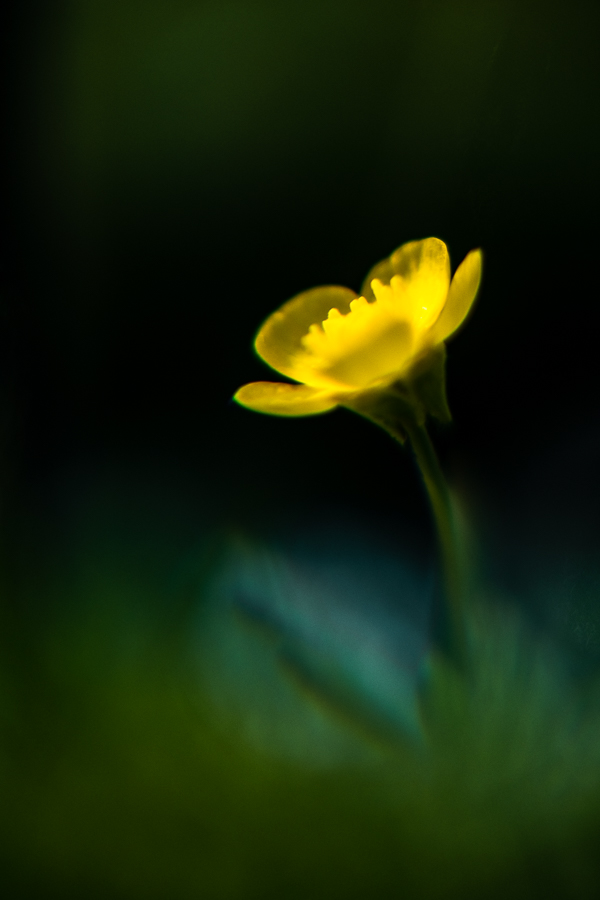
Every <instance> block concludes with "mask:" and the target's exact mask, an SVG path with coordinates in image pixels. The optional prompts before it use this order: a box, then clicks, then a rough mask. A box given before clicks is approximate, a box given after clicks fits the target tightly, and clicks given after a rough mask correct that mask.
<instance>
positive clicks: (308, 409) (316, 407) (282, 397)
mask: <svg viewBox="0 0 600 900" xmlns="http://www.w3.org/2000/svg"><path fill="white" fill-rule="evenodd" d="M233 399H234V400H236V401H237V402H238V403H240V404H241V405H242V406H246V407H247V408H248V409H253V410H254V411H255V412H262V413H269V414H270V415H272V416H312V415H314V414H315V413H323V412H327V410H328V409H333V408H334V407H335V406H337V405H338V404H337V400H336V399H335V398H334V397H333V395H332V393H331V392H330V391H322V390H318V389H316V388H312V387H308V386H307V385H305V384H281V383H274V382H272V381H254V382H252V384H245V385H244V387H241V388H240V389H239V391H238V392H237V393H236V394H235V395H234V397H233Z"/></svg>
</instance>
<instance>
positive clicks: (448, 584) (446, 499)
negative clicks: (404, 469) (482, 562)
mask: <svg viewBox="0 0 600 900" xmlns="http://www.w3.org/2000/svg"><path fill="white" fill-rule="evenodd" d="M402 424H403V426H404V428H405V430H406V433H407V435H408V437H409V440H410V442H411V444H412V448H413V451H414V454H415V458H416V460H417V464H418V466H419V468H420V470H421V474H422V476H423V481H424V482H425V487H426V489H427V494H428V496H429V502H430V503H431V509H432V512H433V517H434V520H435V524H436V530H437V537H438V543H439V549H440V556H441V561H442V568H443V573H444V587H445V599H446V604H447V607H446V610H445V613H446V614H445V622H444V623H443V628H444V632H445V642H447V643H448V645H449V647H448V649H449V651H450V654H451V656H452V657H453V659H454V660H455V661H456V663H457V664H458V666H459V667H460V668H461V669H462V668H464V666H465V664H466V662H467V641H466V633H465V594H466V583H465V581H466V579H465V577H464V574H463V566H462V564H461V553H460V547H459V541H458V535H457V528H456V523H455V517H454V511H453V508H452V502H451V500H450V492H449V491H448V485H447V483H446V480H445V478H444V475H443V473H442V470H441V468H440V464H439V462H438V458H437V455H436V452H435V450H434V448H433V444H432V443H431V440H430V438H429V435H428V433H427V430H426V429H425V426H424V425H419V424H418V423H416V422H414V421H410V420H409V421H407V420H404V421H403V423H402Z"/></svg>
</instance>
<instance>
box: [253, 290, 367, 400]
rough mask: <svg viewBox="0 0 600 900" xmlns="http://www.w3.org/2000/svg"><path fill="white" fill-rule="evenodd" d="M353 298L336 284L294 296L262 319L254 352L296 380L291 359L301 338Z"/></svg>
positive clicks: (283, 373)
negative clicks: (332, 311)
mask: <svg viewBox="0 0 600 900" xmlns="http://www.w3.org/2000/svg"><path fill="white" fill-rule="evenodd" d="M355 297H356V294H355V293H354V291H351V290H350V288H345V287H338V286H337V285H325V286H323V287H316V288H312V289H311V290H309V291H304V292H303V293H302V294H298V295H297V296H296V297H294V298H293V299H292V300H288V302H287V303H285V304H284V305H283V306H282V307H281V309H278V310H277V312H274V313H273V314H272V315H270V316H269V318H268V319H267V320H266V322H265V323H264V325H263V326H262V328H261V329H260V331H259V332H258V334H257V336H256V340H255V342H254V347H255V349H256V352H257V353H258V355H259V356H260V357H261V358H262V359H264V361H265V362H266V363H268V364H269V365H270V366H271V368H273V369H275V371H277V372H281V374H282V375H287V376H288V377H290V378H296V377H297V376H296V375H295V371H296V364H295V357H296V355H297V354H298V352H299V351H301V350H302V345H301V343H300V340H301V338H303V337H304V336H305V335H306V334H307V333H308V329H309V328H310V326H311V325H315V324H317V323H319V322H322V321H323V319H326V318H327V314H328V312H329V310H330V309H333V308H335V309H339V311H340V313H342V315H345V314H346V313H347V312H348V311H349V309H350V302H351V301H352V300H354V298H355ZM298 380H302V379H301V378H298ZM316 411H317V410H316ZM289 415H304V413H289Z"/></svg>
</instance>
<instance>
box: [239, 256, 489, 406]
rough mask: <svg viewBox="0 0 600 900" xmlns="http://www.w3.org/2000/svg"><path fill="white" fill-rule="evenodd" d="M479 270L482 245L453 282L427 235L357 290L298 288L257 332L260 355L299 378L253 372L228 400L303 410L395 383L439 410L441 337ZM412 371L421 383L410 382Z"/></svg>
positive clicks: (457, 318) (464, 305)
mask: <svg viewBox="0 0 600 900" xmlns="http://www.w3.org/2000/svg"><path fill="white" fill-rule="evenodd" d="M480 278H481V251H480V250H473V251H471V253H469V254H468V255H467V257H466V258H465V259H464V260H463V262H462V263H461V264H460V266H459V267H458V269H457V270H456V272H455V274H454V278H453V279H452V281H451V280H450V259H449V256H448V250H447V248H446V245H445V244H444V242H443V241H440V240H438V238H426V239H425V240H422V241H412V242H411V243H408V244H403V245H402V246H401V247H399V248H398V249H397V250H395V251H394V253H392V255H391V256H390V257H388V259H385V260H383V261H382V262H380V263H378V264H377V265H376V266H374V267H373V268H372V269H371V271H370V272H369V274H368V275H367V277H366V279H365V282H364V284H363V288H362V294H361V296H357V295H356V294H355V293H354V292H353V291H351V290H350V289H349V288H345V287H338V286H335V285H327V286H323V287H317V288H313V289H312V290H309V291H304V292H303V293H301V294H298V295H297V296H296V297H294V298H293V299H292V300H289V301H288V302H287V303H285V304H284V305H283V306H282V307H281V309H279V310H278V311H277V312H275V313H273V314H272V315H271V316H269V318H268V319H267V320H266V322H265V323H264V324H263V326H262V328H261V329H260V331H259V332H258V335H257V337H256V341H255V348H256V351H257V353H258V355H259V356H260V357H261V358H262V359H263V360H264V361H265V362H266V363H268V364H269V365H270V366H271V367H272V368H273V369H275V370H276V371H277V372H280V373H281V374H282V375H285V376H287V377H289V378H291V379H293V380H294V381H296V382H299V383H298V384H284V383H273V382H270V381H258V382H254V383H252V384H247V385H245V386H244V387H242V388H240V390H239V391H238V392H237V393H236V394H235V398H234V399H235V400H237V402H238V403H241V404H242V406H246V407H248V408H249V409H253V410H256V411H257V412H263V413H270V414H272V415H279V416H307V415H313V414H315V413H322V412H326V411H327V410H330V409H333V408H334V407H335V406H338V405H341V406H348V407H350V408H355V409H357V408H358V409H360V405H361V402H362V401H363V399H364V398H365V397H367V396H368V397H378V396H382V395H384V394H385V393H386V392H387V391H388V390H389V389H390V388H393V389H400V391H401V392H402V391H404V392H405V393H406V395H407V396H409V397H411V396H413V395H414V397H415V398H417V399H415V400H414V401H413V400H410V401H409V402H414V404H418V405H420V406H421V407H422V408H423V409H424V410H425V411H426V412H427V411H428V412H432V413H433V414H434V415H439V416H440V417H441V418H444V417H445V412H444V411H445V410H447V407H446V405H445V393H444V358H445V356H444V352H445V350H444V341H445V340H446V339H447V338H449V337H450V336H451V335H452V334H453V333H454V332H455V331H456V330H457V328H458V327H459V326H460V325H461V323H462V322H463V321H464V319H465V317H466V315H467V313H468V312H469V310H470V308H471V306H472V304H473V301H474V299H475V296H476V294H477V289H478V287H479V281H480ZM431 373H433V376H432V375H431ZM419 379H420V381H421V384H423V383H426V384H427V386H426V387H425V388H423V387H421V388H415V389H414V390H413V388H414V386H415V385H416V384H418V382H419ZM424 379H425V380H424ZM363 405H364V403H363ZM367 405H368V404H367ZM448 416H449V413H448Z"/></svg>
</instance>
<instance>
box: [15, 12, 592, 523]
mask: <svg viewBox="0 0 600 900" xmlns="http://www.w3.org/2000/svg"><path fill="white" fill-rule="evenodd" d="M25 11H26V12H25ZM14 19H15V34H14V35H13V36H12V38H11V51H12V53H11V56H12V58H11V84H10V86H11V88H12V91H11V95H12V110H11V112H12V115H11V129H10V135H9V137H10V140H9V147H10V150H11V152H12V154H13V159H12V165H11V167H10V170H9V172H10V178H11V194H12V199H13V201H14V202H13V206H12V208H11V219H10V225H11V229H10V231H11V254H10V259H9V261H8V273H9V274H8V278H6V277H5V280H6V281H8V284H7V293H6V298H5V300H4V304H3V326H4V328H3V330H4V333H5V335H8V337H5V338H4V340H5V342H6V344H7V346H6V349H5V351H4V353H3V360H2V366H3V372H4V377H3V384H4V392H5V397H6V400H5V408H6V409H7V410H8V411H9V412H8V413H7V414H6V415H7V416H8V420H9V421H8V424H7V426H6V429H5V430H6V431H7V432H8V434H9V435H10V438H9V448H10V449H8V450H7V452H8V456H9V459H10V460H11V461H12V462H11V464H12V465H15V461H16V460H19V461H20V462H19V467H20V468H19V477H22V479H23V481H24V482H27V481H28V480H29V479H30V477H31V476H32V475H33V476H37V475H40V476H46V475H47V474H48V473H49V472H51V471H52V470H53V469H54V468H55V467H56V466H57V465H61V464H63V463H64V462H65V461H68V460H70V459H71V458H73V457H79V456H81V455H86V454H92V455H93V454H96V455H97V456H99V457H102V456H105V455H106V454H113V455H115V456H117V457H121V456H128V457H129V458H134V459H141V458H142V457H145V458H148V457H162V458H163V459H168V461H169V463H170V464H172V465H173V466H176V467H177V468H178V469H180V470H181V469H185V470H186V471H187V472H190V473H194V475H193V476H192V477H196V476H197V477H199V478H201V479H208V480H210V483H211V484H212V485H215V486H216V485H218V488H217V490H218V493H219V495H220V497H221V499H222V503H224V504H229V503H232V504H233V505H234V506H236V504H238V501H239V498H240V497H242V498H243V501H242V503H241V506H242V507H244V508H247V506H248V504H252V505H253V506H254V505H256V504H259V505H260V503H261V502H262V498H263V497H264V496H266V495H273V494H276V495H282V494H284V495H285V497H287V498H289V499H291V498H292V497H296V496H300V497H306V496H307V495H308V494H311V495H312V494H313V493H314V495H315V496H317V495H319V494H320V493H321V492H323V491H325V492H326V493H329V492H331V493H332V494H333V495H334V497H335V498H338V497H341V496H345V495H346V494H347V489H348V484H347V478H348V476H349V475H351V473H353V472H355V471H356V461H357V458H360V459H365V461H366V460H367V459H369V458H371V459H375V458H376V457H378V456H381V455H382V456H384V457H385V464H382V469H383V468H384V465H385V466H387V465H388V464H391V460H392V458H393V454H394V452H395V451H394V450H393V448H388V446H387V442H386V439H385V438H384V437H383V436H381V437H380V436H378V435H375V434H373V433H371V431H370V429H369V428H368V427H366V426H364V425H363V423H361V422H359V421H358V420H355V419H352V418H351V417H350V416H349V415H347V414H345V413H337V414H334V415H331V416H327V417H325V418H321V419H312V420H305V421H303V422H283V421H281V420H276V419H266V418H263V417H258V416H252V415H250V414H249V413H246V412H244V411H241V410H239V409H237V408H236V407H234V406H231V405H230V404H229V397H230V396H231V394H232V393H233V392H234V391H235V389H236V388H237V387H238V386H239V385H240V384H242V383H244V382H246V381H250V380H253V379H258V378H264V377H266V378H268V377H270V376H269V372H268V370H267V369H266V367H264V366H263V365H262V364H261V363H260V362H259V361H258V360H255V359H254V358H253V355H252V352H251V339H252V335H253V334H254V333H255V331H256V329H257V327H258V325H259V324H260V322H261V321H262V320H263V318H264V317H265V316H266V315H267V314H268V313H269V312H271V311H272V310H273V309H274V308H276V307H277V306H278V305H279V304H280V303H281V302H282V301H284V300H285V299H287V298H288V297H289V296H291V295H293V294H294V293H296V292H297V291H299V290H302V289H304V288H306V287H310V286H312V285H315V284H319V283H341V284H347V285H349V286H352V287H354V288H355V289H356V288H358V286H359V285H360V283H361V280H362V278H363V277H364V275H365V273H366V271H367V269H368V268H369V267H370V266H371V265H372V263H373V262H374V261H376V260H377V259H379V258H381V257H383V256H385V255H387V254H388V253H389V252H390V251H391V250H392V249H394V248H395V247H396V246H397V245H398V244H400V243H402V242H403V241H406V240H410V239H414V238H419V237H423V236H426V235H430V234H433V235H437V236H439V237H441V238H443V239H444V240H445V241H446V242H447V243H448V245H449V247H450V250H451V253H452V258H453V261H454V265H457V264H458V262H460V260H461V259H462V257H463V256H464V254H465V253H466V252H467V251H468V250H469V249H471V248H472V247H474V246H481V247H483V248H484V251H485V255H486V256H485V262H486V268H485V281H484V284H483V287H482V291H481V297H480V303H479V305H478V307H477V310H476V312H475V315H474V316H473V319H472V321H471V322H470V324H469V326H468V328H466V329H465V331H464V332H463V333H462V334H461V335H460V337H459V338H458V339H457V340H456V341H455V342H454V343H452V344H451V345H450V350H449V363H448V384H449V396H450V402H451V407H452V409H453V412H454V416H455V420H456V427H455V431H454V433H453V434H452V436H451V443H452V445H453V447H454V448H455V449H456V448H458V447H460V452H462V453H463V454H464V457H465V459H467V458H468V460H469V465H470V466H471V465H474V466H476V467H483V468H484V469H487V467H488V465H489V466H494V465H497V466H500V467H501V468H504V467H509V468H513V467H515V466H516V465H519V464H520V462H521V459H522V457H523V454H527V453H529V452H530V450H531V447H532V446H533V445H535V444H540V443H542V442H544V441H547V440H548V437H549V436H550V435H552V437H553V438H555V437H556V435H557V434H559V433H561V432H563V431H565V429H569V428H570V427H572V425H573V424H575V423H577V422H578V421H579V420H580V419H581V418H582V417H583V416H586V417H587V416H589V415H590V414H593V413H594V398H595V396H596V390H597V381H596V377H595V376H596V364H595V347H596V341H595V329H594V327H593V315H594V311H595V308H596V302H597V300H596V292H597V288H596V285H595V281H594V275H595V270H596V259H595V257H596V243H595V242H596V234H597V208H598V177H597V158H598V152H599V150H600V147H599V143H600V127H599V125H598V116H597V109H596V101H597V91H598V60H597V53H596V47H597V44H596V41H597V37H598V24H599V17H598V13H597V12H596V11H595V10H594V7H593V6H592V5H586V4H579V3H573V4H562V3H561V4H551V3H550V4H548V3H539V4H538V3H531V2H514V3H511V2H493V0H492V2H489V3H479V2H474V3H469V2H464V3H463V2H439V3H436V2H420V3H419V2H415V3H402V2H399V3H389V2H372V3H364V2H352V0H351V2H338V3H334V2H315V3H309V2H293V0H292V2H289V3H285V4H282V3H275V2H273V3H263V2H253V3H251V2H247V3H246V2H235V3H230V2H224V3H202V2H173V3H161V2H152V0H150V2H144V3H141V2H140V3H135V2H128V3H125V4H123V3H111V2H106V0H104V2H89V3H59V4H52V5H47V4H37V5H36V4H31V3H29V4H24V5H19V8H18V10H17V11H16V12H15V14H14ZM275 377H277V376H275ZM456 452H458V450H456ZM377 470H378V471H380V468H379V466H378V468H377ZM351 488H352V490H354V491H356V492H358V493H363V492H365V491H367V490H368V491H369V492H375V493H376V492H377V485H373V484H369V485H364V486H361V485H360V484H358V483H356V481H355V480H354V479H353V480H352V485H351Z"/></svg>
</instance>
